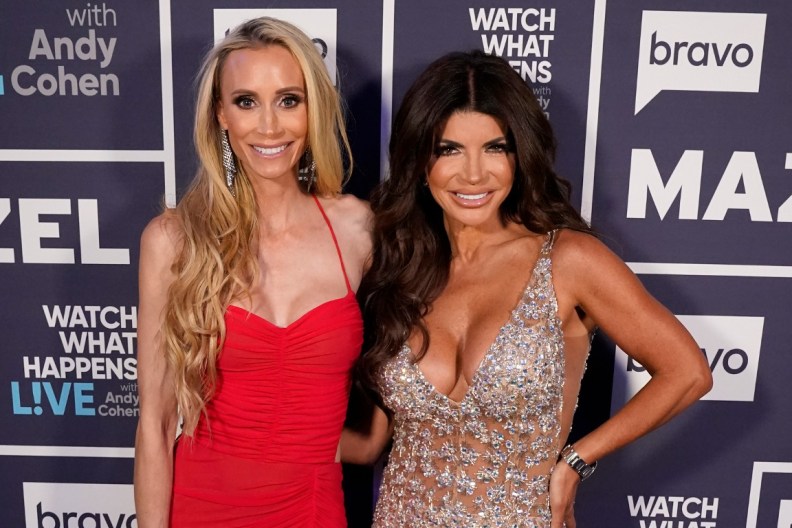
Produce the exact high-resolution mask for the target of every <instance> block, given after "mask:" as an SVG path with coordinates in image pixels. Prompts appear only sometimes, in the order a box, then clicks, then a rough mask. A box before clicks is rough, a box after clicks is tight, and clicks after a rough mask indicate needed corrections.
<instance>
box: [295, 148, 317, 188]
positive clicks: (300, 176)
mask: <svg viewBox="0 0 792 528" xmlns="http://www.w3.org/2000/svg"><path fill="white" fill-rule="evenodd" d="M297 180H299V181H301V182H303V183H305V188H306V190H307V191H308V192H311V187H313V184H314V183H316V160H315V159H314V157H313V154H312V153H311V147H308V148H306V149H305V153H304V154H303V155H302V159H301V160H300V168H299V169H298V171H297Z"/></svg>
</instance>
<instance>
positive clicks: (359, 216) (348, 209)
mask: <svg viewBox="0 0 792 528" xmlns="http://www.w3.org/2000/svg"><path fill="white" fill-rule="evenodd" d="M322 204H323V205H326V209H327V214H328V215H331V216H332V217H333V218H334V219H335V218H338V220H339V221H343V222H350V223H353V224H360V225H365V224H368V223H370V221H371V218H372V217H373V213H372V212H371V207H370V206H369V203H368V202H367V201H365V200H361V199H360V198H358V197H356V196H354V195H352V194H338V195H336V196H333V197H329V198H323V199H322Z"/></svg>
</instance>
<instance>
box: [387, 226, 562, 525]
mask: <svg viewBox="0 0 792 528" xmlns="http://www.w3.org/2000/svg"><path fill="white" fill-rule="evenodd" d="M554 235H555V233H551V234H550V235H548V237H547V239H546V241H545V243H544V244H543V247H542V251H541V253H540V256H539V259H538V260H537V262H536V264H535V267H534V270H533V272H532V275H531V278H530V280H529V281H528V285H527V287H526V289H525V291H524V293H523V295H522V298H521V300H520V302H519V303H518V305H517V306H516V307H515V308H514V310H513V311H512V313H511V317H510V319H509V321H508V322H507V323H506V324H504V326H503V327H501V329H500V331H499V333H498V336H497V337H496V339H495V341H494V342H493V343H492V345H491V346H490V349H489V350H488V351H487V354H486V355H485V356H484V359H483V360H482V362H481V364H480V366H479V367H478V370H477V371H476V373H475V375H474V376H473V379H472V381H471V384H470V387H469V389H468V392H467V393H466V394H465V396H464V398H463V399H462V401H461V402H458V403H457V402H455V401H454V400H451V399H449V398H448V397H446V396H445V395H443V394H441V393H439V392H438V391H437V390H435V388H434V387H433V386H432V385H431V384H430V383H429V382H428V381H427V380H426V379H425V378H424V376H423V374H422V373H421V371H420V370H419V367H418V365H416V364H414V363H412V362H411V361H410V357H411V352H410V349H409V348H408V347H407V345H404V346H403V347H402V349H401V350H400V351H399V354H398V355H397V356H396V357H395V358H394V359H393V360H392V361H391V362H389V363H388V364H387V365H386V366H385V367H384V368H383V369H382V371H381V373H380V376H379V383H380V388H381V391H382V396H383V401H384V403H385V404H386V405H387V406H388V407H389V408H390V409H391V410H392V411H393V413H394V437H393V448H392V450H391V453H390V458H389V460H388V464H387V466H386V468H385V472H384V475H383V481H382V485H381V488H380V496H379V502H378V503H377V507H376V511H375V514H374V526H375V527H378V528H395V527H399V528H402V527H411V528H421V527H428V526H432V527H448V528H451V527H454V528H457V527H471V528H473V527H475V528H484V527H487V528H490V527H512V528H547V527H549V526H550V503H549V494H548V485H549V480H550V473H551V472H552V469H553V467H554V466H555V463H556V460H557V458H558V453H559V451H560V449H561V447H562V446H560V445H559V441H560V440H559V437H560V429H561V412H562V407H563V404H564V401H563V395H564V382H565V361H564V336H563V334H562V331H561V322H560V320H559V318H558V314H557V302H556V296H555V291H554V289H553V283H552V274H551V259H550V250H551V249H552V245H553V240H554V238H555V236H554ZM568 405H571V406H572V408H574V405H575V402H574V401H573V402H569V403H568ZM566 433H567V432H566V431H565V433H564V435H565V436H566Z"/></svg>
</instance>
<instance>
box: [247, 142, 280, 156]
mask: <svg viewBox="0 0 792 528" xmlns="http://www.w3.org/2000/svg"><path fill="white" fill-rule="evenodd" d="M288 146H289V145H288V144H286V145H281V146H279V147H272V148H266V147H257V146H256V145H253V149H254V150H255V151H256V152H258V153H259V154H264V155H265V156H274V155H275V154H280V153H281V152H283V151H284V150H286V147H288Z"/></svg>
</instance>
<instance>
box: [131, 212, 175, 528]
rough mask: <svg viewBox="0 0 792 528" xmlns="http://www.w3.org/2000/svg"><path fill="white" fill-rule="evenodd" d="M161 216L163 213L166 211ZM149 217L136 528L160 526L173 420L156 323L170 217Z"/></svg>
mask: <svg viewBox="0 0 792 528" xmlns="http://www.w3.org/2000/svg"><path fill="white" fill-rule="evenodd" d="M166 215H167V213H166ZM166 215H162V216H159V217H157V218H155V219H154V220H152V221H151V222H150V223H149V225H148V226H147V227H146V229H145V230H144V232H143V235H142V237H141V243H140V271H139V295H140V301H139V306H138V392H139V394H140V419H139V420H138V426H137V434H136V437H135V509H136V511H137V521H138V526H140V528H160V527H162V528H166V527H167V526H168V517H169V514H170V500H171V492H172V483H173V446H174V440H175V437H176V426H177V421H178V416H177V407H176V398H175V392H174V387H173V382H172V379H171V375H170V372H169V368H168V365H167V362H166V359H165V355H164V352H163V350H162V347H161V344H160V332H159V329H160V324H161V321H162V314H163V310H164V308H165V302H166V298H167V292H168V287H169V285H170V283H171V282H172V280H173V275H172V273H171V269H170V268H171V264H172V262H173V261H174V258H175V251H176V250H175V248H174V246H175V244H174V238H175V237H174V236H173V233H172V231H173V228H172V227H169V226H170V225H172V222H173V221H172V220H171V219H168V218H167V216H166Z"/></svg>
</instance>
